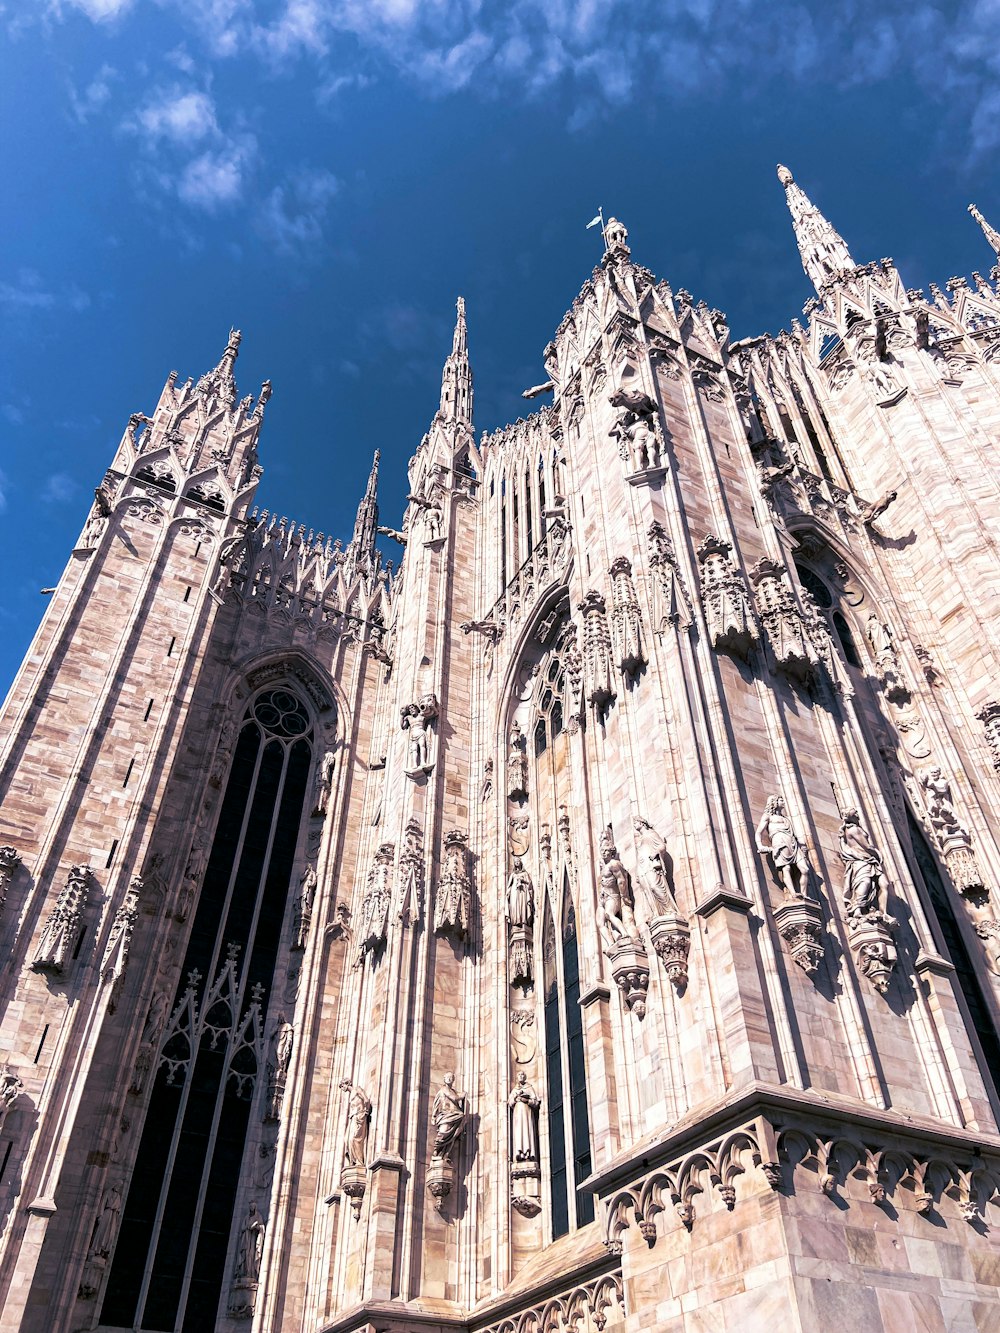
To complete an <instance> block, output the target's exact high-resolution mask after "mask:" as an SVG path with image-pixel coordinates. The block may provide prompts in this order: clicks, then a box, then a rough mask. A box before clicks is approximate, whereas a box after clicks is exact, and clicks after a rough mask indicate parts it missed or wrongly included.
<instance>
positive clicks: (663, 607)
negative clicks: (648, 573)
mask: <svg viewBox="0 0 1000 1333" xmlns="http://www.w3.org/2000/svg"><path fill="white" fill-rule="evenodd" d="M648 536H649V566H650V569H651V570H652V571H653V620H654V624H655V628H656V629H657V631H658V632H660V633H662V632H663V631H664V630H665V629H666V628H667V626H668V625H690V624H691V621H692V620H693V619H694V609H693V607H692V605H691V595H690V593H689V592H688V590H687V585H686V584H685V582H684V576H683V574H682V573H681V568H680V564H679V563H678V560H677V555H676V552H675V551H674V547H673V543H672V542H671V540H670V538H669V537H668V536H667V530H666V528H665V527H664V526H663V524H662V523H652V524H650V528H649V534H648Z"/></svg>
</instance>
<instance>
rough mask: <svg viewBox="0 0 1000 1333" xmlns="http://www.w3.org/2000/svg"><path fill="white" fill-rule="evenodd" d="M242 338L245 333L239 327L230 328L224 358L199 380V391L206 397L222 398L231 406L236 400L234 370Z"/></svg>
mask: <svg viewBox="0 0 1000 1333" xmlns="http://www.w3.org/2000/svg"><path fill="white" fill-rule="evenodd" d="M242 338H243V334H242V333H241V332H240V331H239V329H230V330H229V341H228V342H227V343H226V350H225V351H224V352H223V353H222V359H221V360H220V361H219V364H218V365H217V366H216V367H215V369H214V370H210V371H209V372H208V374H207V375H202V377H201V379H200V380H199V381H198V393H200V394H204V395H205V397H206V398H209V397H216V398H221V399H222V401H223V402H224V403H225V404H226V405H227V406H229V407H231V406H232V405H233V403H235V402H236V377H235V376H234V374H233V370H234V368H235V366H236V358H237V357H238V356H239V354H240V341H241V340H242Z"/></svg>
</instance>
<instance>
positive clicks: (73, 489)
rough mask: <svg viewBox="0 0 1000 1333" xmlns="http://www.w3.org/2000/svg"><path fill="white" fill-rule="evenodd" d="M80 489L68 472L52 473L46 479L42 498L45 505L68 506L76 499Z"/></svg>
mask: <svg viewBox="0 0 1000 1333" xmlns="http://www.w3.org/2000/svg"><path fill="white" fill-rule="evenodd" d="M79 489H80V488H79V486H78V485H77V483H76V482H75V481H74V480H73V478H72V477H71V476H70V475H69V473H68V472H52V473H50V474H49V476H48V477H46V479H45V485H44V486H43V487H42V496H41V498H42V501H43V502H44V503H45V504H66V503H67V502H68V501H70V500H72V499H74V498H75V497H76V495H77V493H78V491H79Z"/></svg>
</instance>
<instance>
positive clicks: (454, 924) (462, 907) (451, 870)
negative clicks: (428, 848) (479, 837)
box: [434, 829, 472, 940]
mask: <svg viewBox="0 0 1000 1333" xmlns="http://www.w3.org/2000/svg"><path fill="white" fill-rule="evenodd" d="M444 848H445V850H444V865H443V866H442V868H441V878H440V879H439V880H438V886H437V894H436V896H435V900H434V929H435V931H437V932H438V933H439V934H448V935H454V936H455V937H456V938H457V939H460V940H464V939H465V938H466V937H467V935H468V934H469V929H470V925H471V921H472V882H471V880H470V878H469V871H468V855H469V853H468V837H467V835H466V834H465V833H463V832H461V831H459V830H458V829H452V831H451V832H450V833H447V834H445V839H444Z"/></svg>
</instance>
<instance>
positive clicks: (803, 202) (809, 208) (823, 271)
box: [778, 163, 856, 291]
mask: <svg viewBox="0 0 1000 1333" xmlns="http://www.w3.org/2000/svg"><path fill="white" fill-rule="evenodd" d="M778 180H779V181H781V183H782V185H783V186H784V187H785V200H786V202H787V204H788V211H789V212H790V213H791V215H792V226H793V227H794V228H795V239H796V240H797V241H798V243H799V254H800V255H801V256H802V267H803V268H804V269H805V271H806V277H807V278H808V279H809V280H810V282H811V283H812V284H813V286H814V287H815V288H816V290H817V291H821V290H822V288H823V287H824V286H825V285H826V284H827V283H828V282H830V281H831V280H832V279H834V278H837V277H839V276H840V275H841V274H843V273H846V272H847V271H848V270H849V269H853V268H855V267H856V265H855V263H854V260H853V259H852V258H851V252H850V251H849V250H848V248H847V245H846V244H845V242H844V238H843V237H842V236H841V235H840V233H839V232H838V231H836V230H835V229H834V228H833V227H832V226H831V225H830V223H829V222H827V220H826V218H825V217H824V216H823V214H822V213H821V212H820V211H819V209H818V208H817V207H816V205H815V204H814V203H813V202H812V200H811V199H810V198H809V196H808V195H807V194H806V193H805V191H804V190H802V189H800V188H799V186H798V185H796V184H795V180H794V177H793V176H792V173H791V172H790V171H789V170H788V168H787V167H783V166H781V165H780V163H779V165H778Z"/></svg>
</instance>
